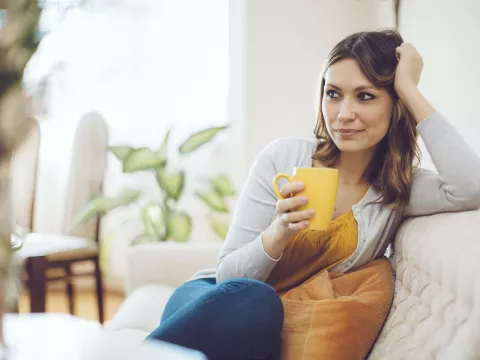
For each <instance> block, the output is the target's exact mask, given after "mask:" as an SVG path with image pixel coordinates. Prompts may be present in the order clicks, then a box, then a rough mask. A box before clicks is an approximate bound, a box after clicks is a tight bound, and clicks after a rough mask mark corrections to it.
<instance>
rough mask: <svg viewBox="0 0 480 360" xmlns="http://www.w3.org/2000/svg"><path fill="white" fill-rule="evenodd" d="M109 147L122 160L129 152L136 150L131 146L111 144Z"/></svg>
mask: <svg viewBox="0 0 480 360" xmlns="http://www.w3.org/2000/svg"><path fill="white" fill-rule="evenodd" d="M108 149H109V150H110V151H111V152H112V154H113V155H115V157H116V158H117V159H118V160H120V161H123V160H124V159H125V158H126V157H127V156H128V154H130V153H131V152H132V151H134V150H135V149H134V148H132V147H129V146H110V147H109V148H108Z"/></svg>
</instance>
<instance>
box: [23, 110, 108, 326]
mask: <svg viewBox="0 0 480 360" xmlns="http://www.w3.org/2000/svg"><path fill="white" fill-rule="evenodd" d="M107 147H108V130H107V127H106V124H105V121H104V119H103V118H102V117H101V116H100V115H99V114H97V113H89V114H87V115H85V116H84V117H83V119H82V120H81V121H80V123H79V125H78V128H77V130H76V133H75V140H74V144H73V151H72V161H71V167H70V173H69V181H68V190H67V201H66V208H65V214H64V216H65V218H64V228H63V234H45V233H35V229H33V230H34V231H33V233H32V234H29V235H28V236H27V237H26V238H25V241H24V247H23V248H22V249H21V250H20V252H19V253H20V254H21V256H23V257H24V258H25V262H26V273H27V276H28V279H27V281H26V284H27V288H28V290H29V292H30V305H31V311H32V312H45V301H46V300H45V298H46V287H47V283H49V282H53V281H56V282H58V281H61V282H64V283H65V286H66V292H67V296H68V300H69V310H70V313H71V314H74V308H75V305H74V285H73V280H74V279H76V278H79V277H90V278H92V277H93V278H94V279H95V285H96V286H95V287H96V295H97V305H98V318H99V321H100V323H103V321H104V301H103V299H104V294H103V281H102V273H101V269H100V263H99V249H100V244H99V233H100V219H99V218H95V219H93V220H91V221H89V222H88V223H86V224H84V225H83V226H81V227H79V228H78V229H76V230H74V231H73V232H72V231H70V227H71V225H72V221H73V218H74V217H75V214H76V213H77V212H78V210H79V209H80V208H81V207H82V205H83V204H84V203H85V202H86V201H87V200H89V199H90V198H91V197H92V196H93V195H95V194H98V193H99V192H101V191H102V185H103V179H104V175H105V169H106V162H107ZM40 210H41V209H40ZM37 211H38V210H37ZM45 211H48V209H45ZM78 263H89V264H91V265H92V267H93V269H92V268H90V269H89V271H82V272H76V271H74V266H75V265H76V264H78ZM52 269H56V270H59V269H60V270H61V271H63V273H62V274H60V275H55V276H50V274H49V273H51V271H50V270H52Z"/></svg>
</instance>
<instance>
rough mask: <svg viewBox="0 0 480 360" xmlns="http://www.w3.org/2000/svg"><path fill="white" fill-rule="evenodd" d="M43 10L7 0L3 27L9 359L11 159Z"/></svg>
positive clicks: (1, 296) (0, 58) (2, 248)
mask: <svg viewBox="0 0 480 360" xmlns="http://www.w3.org/2000/svg"><path fill="white" fill-rule="evenodd" d="M39 17H40V9H39V7H38V5H37V1H36V0H11V1H10V2H8V12H7V23H6V25H5V26H4V27H3V28H2V29H1V30H0V346H1V349H0V359H2V360H3V359H7V358H8V355H7V351H6V347H5V344H4V336H3V315H4V313H5V310H6V308H7V306H8V300H9V296H11V294H9V293H8V289H9V274H10V271H11V269H12V267H11V264H12V242H11V238H12V237H11V233H12V220H11V212H12V208H11V202H10V197H11V196H10V195H11V194H10V177H11V174H10V160H11V157H12V154H13V152H14V150H15V148H16V147H17V146H18V145H19V144H20V143H21V142H22V141H23V140H24V139H25V137H26V136H27V135H28V133H29V126H28V125H27V124H31V123H30V122H28V121H25V119H26V116H27V102H26V97H25V96H24V94H23V91H22V80H23V74H24V71H25V67H26V66H27V63H28V62H29V61H30V58H31V57H32V56H33V54H34V53H35V51H36V49H37V47H38V40H39V39H37V38H36V35H37V25H38V20H39Z"/></svg>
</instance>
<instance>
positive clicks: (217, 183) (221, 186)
mask: <svg viewBox="0 0 480 360" xmlns="http://www.w3.org/2000/svg"><path fill="white" fill-rule="evenodd" d="M211 182H212V185H213V188H214V189H215V191H216V192H218V194H219V195H221V196H235V195H236V194H237V192H236V191H235V188H234V187H233V185H232V183H231V182H230V179H229V178H228V177H227V176H226V175H221V176H218V177H216V178H215V179H213V180H212V181H211Z"/></svg>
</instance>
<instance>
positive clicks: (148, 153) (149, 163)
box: [123, 148, 167, 173]
mask: <svg viewBox="0 0 480 360" xmlns="http://www.w3.org/2000/svg"><path fill="white" fill-rule="evenodd" d="M166 163H167V159H166V157H165V156H163V155H162V154H160V153H158V152H154V151H152V150H150V149H148V148H140V149H135V150H133V151H132V152H130V153H129V154H128V155H127V157H126V158H125V159H124V160H123V172H124V173H131V172H135V171H140V170H150V169H157V168H160V167H163V166H165V164H166Z"/></svg>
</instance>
